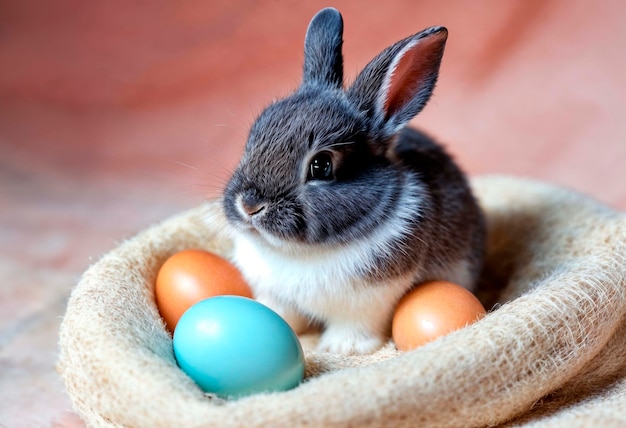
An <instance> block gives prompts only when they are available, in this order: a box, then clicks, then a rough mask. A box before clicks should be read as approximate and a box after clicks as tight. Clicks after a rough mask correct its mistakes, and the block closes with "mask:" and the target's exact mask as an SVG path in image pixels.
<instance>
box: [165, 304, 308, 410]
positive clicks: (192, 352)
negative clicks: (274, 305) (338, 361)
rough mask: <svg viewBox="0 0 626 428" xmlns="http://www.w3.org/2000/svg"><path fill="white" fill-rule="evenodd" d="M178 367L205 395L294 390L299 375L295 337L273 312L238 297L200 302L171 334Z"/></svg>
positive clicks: (300, 355) (299, 351)
mask: <svg viewBox="0 0 626 428" xmlns="http://www.w3.org/2000/svg"><path fill="white" fill-rule="evenodd" d="M173 345H174V355H175V357H176V361H177V362H178V365H179V367H180V368H181V369H182V370H183V371H184V372H185V373H187V375H188V376H189V377H191V378H192V379H193V380H194V381H195V382H196V384H198V386H199V387H200V388H201V389H202V390H203V391H205V392H209V393H215V394H217V395H219V396H221V397H225V398H228V397H230V398H238V397H242V396H246V395H250V394H254V393H259V392H273V391H284V390H288V389H291V388H294V387H296V386H297V385H298V384H299V383H300V382H301V381H302V378H303V376H304V354H303V351H302V346H301V345H300V341H299V340H298V337H297V336H296V334H295V333H294V332H293V330H292V329H291V327H289V325H288V324H287V322H286V321H285V320H283V319H282V318H281V317H280V316H279V315H278V314H277V313H276V312H274V311H272V310H271V309H270V308H268V307H267V306H265V305H262V304H261V303H259V302H257V301H255V300H252V299H248V298H245V297H239V296H218V297H213V298H209V299H206V300H202V301H200V302H198V303H196V304H195V305H193V306H192V307H191V308H189V310H187V311H186V312H185V313H184V314H183V316H182V317H181V318H180V320H179V321H178V325H177V326H176V330H174V341H173Z"/></svg>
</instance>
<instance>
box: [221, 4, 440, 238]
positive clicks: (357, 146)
mask: <svg viewBox="0 0 626 428" xmlns="http://www.w3.org/2000/svg"><path fill="white" fill-rule="evenodd" d="M342 33H343V22H342V18H341V15H340V14H339V12H338V11H336V10H335V9H332V8H328V9H324V10H322V11H320V12H319V13H318V14H317V15H315V17H314V18H313V19H312V21H311V23H310V25H309V28H308V30H307V33H306V40H305V54H304V73H303V80H302V84H301V85H300V87H299V88H298V89H297V90H296V91H295V92H294V93H293V94H292V95H290V96H288V97H286V98H284V99H282V100H279V101H276V102H274V103H273V104H271V105H270V106H269V107H267V108H266V109H265V110H264V111H263V112H262V113H261V114H260V116H259V117H258V118H257V119H256V121H255V123H254V124H253V126H252V128H251V130H250V134H249V137H248V141H247V143H246V146H245V149H244V153H243V156H242V158H241V161H240V163H239V165H238V167H237V168H236V170H235V171H234V173H233V175H232V178H231V179H230V181H229V183H228V185H227V187H226V189H225V193H224V208H225V212H226V215H227V217H228V219H229V221H230V222H231V223H232V224H233V225H234V226H236V228H237V229H238V230H240V231H242V232H244V233H245V232H248V233H251V234H253V235H255V236H258V237H260V238H261V239H264V240H265V241H266V242H267V243H268V244H270V245H273V246H277V247H281V246H289V245H296V246H297V244H309V245H324V244H338V243H349V242H353V241H354V240H358V239H361V238H364V237H366V236H367V235H368V233H371V231H372V230H373V229H374V228H375V227H376V225H378V224H381V222H384V221H385V219H387V218H388V217H389V216H390V215H392V213H394V212H395V211H396V210H398V207H397V204H398V201H399V198H400V194H401V193H402V192H403V190H404V189H405V187H406V186H407V179H406V171H405V168H403V167H402V165H400V164H398V162H397V161H396V160H395V157H394V156H393V155H392V152H393V145H394V142H395V140H396V139H397V138H396V137H397V135H398V133H399V131H400V130H401V129H402V128H403V127H404V126H405V124H406V123H407V122H408V121H409V120H410V119H411V118H413V117H414V116H415V115H416V114H417V113H419V111H420V110H421V109H422V108H423V107H424V105H425V104H426V102H427V101H428V99H429V98H430V96H431V93H432V90H433V88H434V85H435V82H436V80H437V76H438V72H439V65H440V62H441V57H442V54H443V50H444V46H445V42H446V37H447V31H446V29H445V28H443V27H433V28H429V29H427V30H424V31H422V32H420V33H417V34H415V35H413V36H410V37H408V38H406V39H404V40H401V41H399V42H397V43H395V44H393V45H392V46H390V47H388V48H387V49H385V50H384V51H383V52H381V53H380V54H379V55H378V56H376V57H375V58H374V59H373V60H372V61H371V62H370V63H369V64H368V65H367V66H366V67H365V69H364V70H363V71H362V72H361V73H360V74H359V75H358V76H357V78H356V80H355V81H354V82H353V83H352V84H351V85H350V86H349V87H348V88H347V89H344V86H343V57H342V52H341V48H342Z"/></svg>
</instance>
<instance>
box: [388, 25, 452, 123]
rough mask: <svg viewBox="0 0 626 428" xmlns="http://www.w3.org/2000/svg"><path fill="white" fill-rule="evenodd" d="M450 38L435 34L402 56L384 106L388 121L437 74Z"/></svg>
mask: <svg viewBox="0 0 626 428" xmlns="http://www.w3.org/2000/svg"><path fill="white" fill-rule="evenodd" d="M446 37H447V33H446V32H445V31H441V32H437V33H434V34H432V35H430V36H428V37H424V38H422V39H420V40H418V41H417V43H416V44H415V45H413V46H411V47H410V48H409V49H407V50H406V52H404V53H403V54H402V56H401V57H400V59H399V60H398V63H397V65H396V67H395V69H393V70H392V73H391V76H390V77H389V78H388V79H389V84H388V86H387V88H388V89H387V97H386V99H385V104H384V106H383V108H384V111H385V116H386V118H389V117H391V116H392V115H393V114H394V113H396V112H397V111H398V110H400V109H402V107H404V106H405V105H406V104H407V103H409V102H410V101H411V100H412V99H413V98H414V97H415V96H416V95H417V93H418V92H419V91H420V90H421V89H422V88H423V87H424V86H425V85H427V84H428V82H429V80H430V78H431V77H432V75H433V73H436V72H437V70H438V66H439V61H440V58H441V50H442V48H443V43H444V42H445V40H446Z"/></svg>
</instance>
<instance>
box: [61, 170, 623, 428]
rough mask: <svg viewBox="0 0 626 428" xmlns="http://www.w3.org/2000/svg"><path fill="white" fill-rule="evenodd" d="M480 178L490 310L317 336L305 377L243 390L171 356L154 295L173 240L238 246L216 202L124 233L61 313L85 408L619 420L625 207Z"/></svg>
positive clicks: (271, 416) (191, 419) (73, 379)
mask: <svg viewBox="0 0 626 428" xmlns="http://www.w3.org/2000/svg"><path fill="white" fill-rule="evenodd" d="M476 189H477V192H478V197H479V200H480V201H481V203H482V205H483V208H484V209H485V211H486V215H487V222H488V226H489V239H488V240H489V244H488V255H487V269H486V274H485V279H486V281H485V282H484V284H483V285H482V289H481V294H482V298H483V300H484V301H492V303H493V304H495V305H496V306H495V309H494V310H492V311H491V312H490V313H489V314H488V315H487V316H485V317H484V318H483V319H481V320H480V321H478V322H476V323H475V324H473V325H471V326H469V327H467V328H465V329H463V330H459V331H457V332H455V333H453V334H450V335H448V336H446V337H443V338H441V339H440V340H437V341H435V342H431V343H430V344H427V345H425V346H423V347H420V348H418V349H416V350H414V351H411V352H407V353H398V352H397V351H395V350H394V349H393V346H392V345H388V346H387V347H386V348H383V349H382V350H381V351H379V352H377V353H375V354H373V355H371V356H366V357H342V356H339V355H334V354H324V353H321V354H320V353H316V352H314V351H309V352H308V353H307V374H308V376H309V378H308V380H307V382H305V383H303V384H302V385H300V386H299V387H297V388H295V389H293V390H291V391H288V392H285V393H279V394H258V395H254V396H250V397H247V398H245V399H241V400H238V401H228V402H223V401H222V400H219V399H215V398H212V399H209V398H207V397H206V396H205V395H204V394H203V393H202V391H200V389H199V388H198V387H197V386H195V385H194V384H193V382H192V381H191V380H190V379H189V378H187V377H186V376H185V375H184V374H183V373H182V371H181V370H179V369H178V368H177V366H176V362H175V360H174V355H173V351H172V342H171V338H170V336H169V335H168V334H167V332H166V330H165V328H164V325H163V322H162V320H161V319H160V317H159V315H158V310H157V309H156V306H155V303H154V296H153V293H154V291H153V290H154V285H153V284H154V280H155V277H156V273H157V271H158V267H159V266H160V265H161V264H162V263H163V261H164V260H165V259H166V258H167V257H168V256H169V255H171V254H172V253H173V252H175V251H179V250H181V249H184V248H188V247H203V248H207V249H209V250H211V251H216V252H218V253H220V254H222V255H224V256H226V257H228V255H229V248H230V243H229V241H228V239H227V236H228V235H227V233H226V232H225V230H224V229H225V228H224V226H223V224H224V222H225V219H224V218H223V214H222V212H221V205H220V204H219V203H213V204H211V205H208V206H207V207H206V208H204V209H203V208H198V209H195V210H193V211H189V212H186V213H183V214H181V215H179V216H177V217H175V218H173V219H170V220H169V221H167V222H165V223H163V224H161V225H159V226H155V227H153V228H151V229H149V230H147V231H145V232H144V233H142V234H140V235H139V236H137V237H135V238H133V239H132V240H130V241H127V242H125V243H124V244H122V245H121V246H119V247H118V248H116V249H115V250H113V251H112V252H110V253H108V254H107V255H106V256H105V257H104V258H103V259H102V260H101V261H99V262H98V263H97V264H95V265H94V266H93V267H92V268H91V269H90V270H89V271H88V272H87V273H86V274H85V276H84V277H83V279H82V280H81V282H80V284H79V285H78V287H77V288H76V289H75V290H74V292H73V294H72V297H71V299H70V302H69V305H68V310H67V314H66V316H65V319H64V321H63V324H62V327H61V360H60V365H59V369H60V370H61V374H62V375H63V377H64V379H65V381H66V385H67V388H68V392H69V393H70V395H71V397H72V398H73V400H74V404H75V405H76V408H77V410H78V411H79V413H80V414H81V415H82V416H83V417H84V418H85V419H86V421H88V422H89V423H90V424H93V425H94V426H111V427H112V426H120V425H121V426H151V427H170V426H175V425H181V426H186V427H195V426H198V427H201V426H206V425H207V424H209V425H213V424H217V425H219V426H221V427H239V426H247V427H267V426H276V427H279V426H284V427H297V426H324V427H330V426H358V427H366V426H369V427H389V426H407V427H414V426H420V427H433V428H434V427H437V428H439V427H474V426H492V425H494V424H502V423H505V422H507V421H510V420H513V421H512V424H514V425H519V424H524V423H526V422H529V423H530V424H535V425H538V426H554V425H555V424H557V425H558V424H561V425H562V424H565V423H567V424H568V426H572V425H571V424H572V423H575V425H577V426H609V425H615V426H620V424H621V426H623V424H625V423H626V413H624V412H623V410H624V408H626V361H624V358H623V356H624V352H625V351H626V334H625V333H626V280H625V278H626V216H624V215H623V214H620V213H617V212H614V211H612V210H610V209H608V208H606V207H603V206H601V205H599V204H597V203H596V202H595V201H593V200H590V199H586V198H583V197H581V196H579V195H577V194H572V193H570V192H566V191H563V190H560V189H558V188H552V187H549V186H545V185H542V184H538V183H533V182H527V181H520V180H512V179H506V178H497V177H490V178H485V179H482V180H480V181H478V182H477V183H476ZM491 306H492V305H490V306H489V307H491ZM599 403H606V406H605V405H603V404H599Z"/></svg>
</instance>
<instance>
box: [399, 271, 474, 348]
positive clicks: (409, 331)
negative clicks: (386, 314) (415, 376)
mask: <svg viewBox="0 0 626 428" xmlns="http://www.w3.org/2000/svg"><path fill="white" fill-rule="evenodd" d="M485 313H486V311H485V308H484V307H483V305H482V304H481V303H480V302H479V301H478V299H477V298H476V297H475V296H474V295H473V294H472V293H471V292H469V291H468V290H466V289H465V288H463V287H461V286H459V285H456V284H453V283H451V282H446V281H432V282H426V283H424V284H420V285H418V286H417V287H415V288H414V289H412V290H411V291H410V292H409V293H408V294H406V295H405V296H404V297H403V298H402V300H400V303H399V304H398V306H397V307H396V312H395V314H394V317H393V323H392V327H391V330H392V336H393V340H394V342H395V343H396V347H397V348H398V349H399V350H401V351H408V350H411V349H415V348H417V347H418V346H422V345H424V344H425V343H428V342H430V341H432V340H434V339H436V338H438V337H440V336H443V335H445V334H448V333H451V332H452V331H454V330H458V329H460V328H463V327H465V326H466V325H468V324H471V323H473V322H475V321H477V320H478V319H480V318H482V317H483V316H484V315H485Z"/></svg>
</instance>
